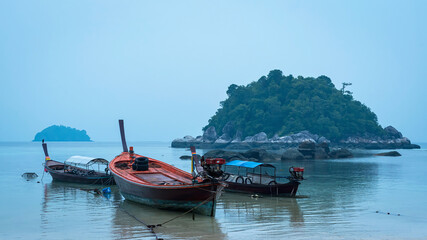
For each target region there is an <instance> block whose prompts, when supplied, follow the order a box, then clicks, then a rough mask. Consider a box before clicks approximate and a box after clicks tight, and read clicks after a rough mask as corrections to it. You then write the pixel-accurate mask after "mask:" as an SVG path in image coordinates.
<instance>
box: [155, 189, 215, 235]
mask: <svg viewBox="0 0 427 240" xmlns="http://www.w3.org/2000/svg"><path fill="white" fill-rule="evenodd" d="M214 197H215V194H211V195H210V196H209V197H208V198H207V199H206V200H204V201H203V202H201V203H199V204H197V205H196V206H195V207H193V208H191V209H190V210H188V211H186V212H184V213H182V214H180V215H178V216H176V217H173V218H171V219H169V220H167V221H165V222H163V223H159V224H156V225H150V226H153V228H154V227H161V226H163V225H165V224H166V223H169V222H172V221H173V220H175V219H177V218H180V217H182V216H184V215H186V214H187V213H190V212H193V211H194V210H196V209H197V208H199V207H200V206H202V205H203V204H205V203H207V202H209V201H211V200H212V199H213V198H214Z"/></svg>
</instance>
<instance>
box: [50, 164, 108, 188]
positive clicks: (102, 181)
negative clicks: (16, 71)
mask: <svg viewBox="0 0 427 240" xmlns="http://www.w3.org/2000/svg"><path fill="white" fill-rule="evenodd" d="M45 168H46V170H47V171H48V172H49V173H50V175H51V176H52V179H53V180H54V181H60V182H70V183H81V184H98V185H114V184H115V182H114V178H113V176H112V175H107V174H97V175H94V176H81V175H75V174H70V173H66V172H64V170H63V169H64V164H63V163H61V162H56V161H53V160H49V161H47V162H46V163H45ZM80 170H81V171H87V170H85V169H80Z"/></svg>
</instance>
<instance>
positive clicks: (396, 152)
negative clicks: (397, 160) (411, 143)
mask: <svg viewBox="0 0 427 240" xmlns="http://www.w3.org/2000/svg"><path fill="white" fill-rule="evenodd" d="M374 155H375V156H387V157H399V156H402V155H401V154H400V153H399V152H398V151H390V152H384V153H377V154H374Z"/></svg>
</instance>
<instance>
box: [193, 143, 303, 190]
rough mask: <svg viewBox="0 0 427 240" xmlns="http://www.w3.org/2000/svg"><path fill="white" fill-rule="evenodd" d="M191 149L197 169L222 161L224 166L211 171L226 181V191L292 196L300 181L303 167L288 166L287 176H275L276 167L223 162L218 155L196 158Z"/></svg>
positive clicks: (194, 150) (242, 162)
mask: <svg viewBox="0 0 427 240" xmlns="http://www.w3.org/2000/svg"><path fill="white" fill-rule="evenodd" d="M191 152H192V157H193V158H194V159H195V166H196V168H197V170H198V171H203V170H204V168H206V166H208V164H212V163H221V165H223V164H224V169H221V168H216V169H214V170H211V172H213V171H215V173H216V176H218V177H219V180H220V181H221V182H223V183H225V184H226V188H225V191H227V192H239V193H252V194H262V195H270V196H288V197H295V195H296V193H297V191H298V187H299V185H300V181H302V180H304V177H303V174H304V168H303V167H290V168H289V173H290V176H287V177H284V176H277V175H276V167H275V166H273V165H271V164H268V163H260V162H252V161H242V160H234V161H231V162H229V163H226V164H225V159H222V158H204V157H201V158H200V157H198V155H196V149H195V148H194V147H191ZM230 168H231V169H230Z"/></svg>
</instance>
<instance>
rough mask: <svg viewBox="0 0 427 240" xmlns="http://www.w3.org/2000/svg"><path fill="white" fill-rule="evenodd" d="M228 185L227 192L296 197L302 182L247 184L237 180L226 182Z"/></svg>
mask: <svg viewBox="0 0 427 240" xmlns="http://www.w3.org/2000/svg"><path fill="white" fill-rule="evenodd" d="M225 183H226V184H227V185H228V186H227V187H226V188H225V191H227V192H239V193H253V194H262V195H270V196H289V197H295V195H296V193H297V191H298V186H299V185H300V182H297V181H290V182H288V183H283V184H275V185H265V184H256V183H253V184H245V183H236V182H225Z"/></svg>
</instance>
